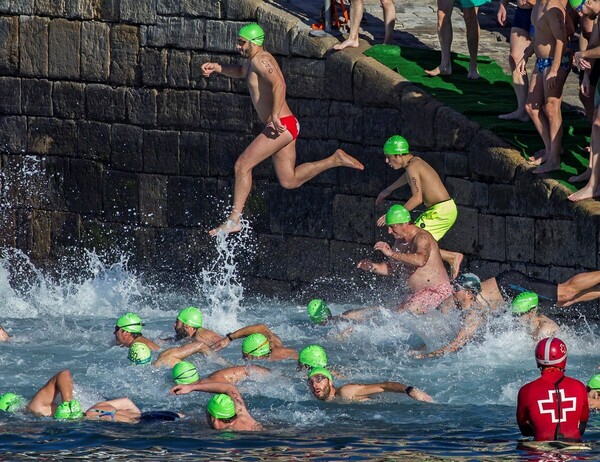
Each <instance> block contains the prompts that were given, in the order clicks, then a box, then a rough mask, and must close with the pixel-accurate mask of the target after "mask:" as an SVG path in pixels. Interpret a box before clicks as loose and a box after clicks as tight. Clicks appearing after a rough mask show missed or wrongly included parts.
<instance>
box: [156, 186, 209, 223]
mask: <svg viewBox="0 0 600 462" xmlns="http://www.w3.org/2000/svg"><path fill="white" fill-rule="evenodd" d="M215 186H216V184H215V183H214V182H209V183H206V182H205V181H204V179H203V178H192V177H187V176H178V177H171V178H169V183H168V186H167V191H168V192H167V203H168V208H167V219H168V223H169V225H170V226H200V225H201V224H203V223H207V221H208V219H209V213H212V212H213V208H212V206H211V204H210V203H209V201H207V200H206V197H207V196H212V197H214V196H215V195H216V193H217V191H216V188H215Z"/></svg>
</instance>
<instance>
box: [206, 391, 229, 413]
mask: <svg viewBox="0 0 600 462" xmlns="http://www.w3.org/2000/svg"><path fill="white" fill-rule="evenodd" d="M206 410H207V411H208V413H209V414H210V415H212V416H213V417H214V418H215V419H231V418H232V417H234V416H235V403H234V402H233V400H232V399H231V398H230V397H229V396H228V395H226V394H224V393H219V394H218V395H215V396H213V397H212V398H211V399H210V401H209V402H208V404H207V405H206Z"/></svg>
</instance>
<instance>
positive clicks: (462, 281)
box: [454, 273, 481, 295]
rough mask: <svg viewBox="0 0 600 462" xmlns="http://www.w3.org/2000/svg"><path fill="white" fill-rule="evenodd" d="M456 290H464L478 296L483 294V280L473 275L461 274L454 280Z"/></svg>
mask: <svg viewBox="0 0 600 462" xmlns="http://www.w3.org/2000/svg"><path fill="white" fill-rule="evenodd" d="M454 288H455V289H457V290H460V289H464V290H468V291H469V292H471V293H473V294H475V295H478V294H479V293H480V292H481V279H479V276H477V275H476V274H473V273H463V274H460V275H459V276H458V277H457V278H456V279H455V280H454Z"/></svg>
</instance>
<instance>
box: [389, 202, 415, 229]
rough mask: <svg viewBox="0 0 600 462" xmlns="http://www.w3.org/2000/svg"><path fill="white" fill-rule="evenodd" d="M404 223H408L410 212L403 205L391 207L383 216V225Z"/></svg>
mask: <svg viewBox="0 0 600 462" xmlns="http://www.w3.org/2000/svg"><path fill="white" fill-rule="evenodd" d="M405 223H410V212H409V211H408V210H407V209H406V207H404V206H403V205H400V204H394V205H392V206H391V207H390V208H389V209H388V211H387V213H386V214H385V224H386V225H387V226H393V225H403V224H405Z"/></svg>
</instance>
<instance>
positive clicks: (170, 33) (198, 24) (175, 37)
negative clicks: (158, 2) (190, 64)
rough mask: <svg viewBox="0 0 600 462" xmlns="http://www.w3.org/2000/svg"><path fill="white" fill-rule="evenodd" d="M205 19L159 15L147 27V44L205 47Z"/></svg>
mask: <svg viewBox="0 0 600 462" xmlns="http://www.w3.org/2000/svg"><path fill="white" fill-rule="evenodd" d="M204 23H205V20H204V19H187V18H176V17H168V18H165V17H159V18H158V19H157V21H156V25H153V26H148V28H147V29H146V44H147V45H148V46H152V47H175V48H183V49H190V50H202V49H204V32H205V25H204Z"/></svg>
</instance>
